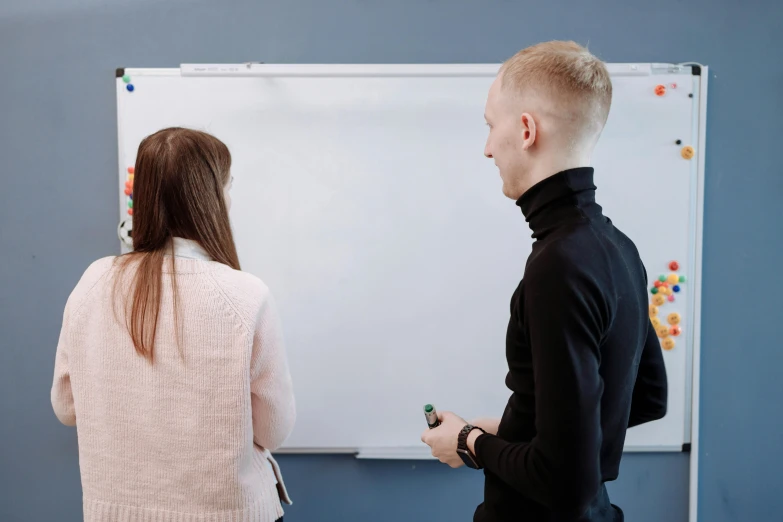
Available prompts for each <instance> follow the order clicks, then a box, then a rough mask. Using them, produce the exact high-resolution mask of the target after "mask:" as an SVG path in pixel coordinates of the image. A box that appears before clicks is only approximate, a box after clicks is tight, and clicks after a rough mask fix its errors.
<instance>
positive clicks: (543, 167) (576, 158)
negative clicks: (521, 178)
mask: <svg viewBox="0 0 783 522" xmlns="http://www.w3.org/2000/svg"><path fill="white" fill-rule="evenodd" d="M591 160H592V158H591V154H589V153H585V154H569V155H567V156H564V155H561V156H557V155H550V156H549V157H547V158H541V160H540V161H538V162H537V163H536V164H534V165H533V168H532V169H531V171H530V175H529V176H528V177H527V178H526V180H525V182H526V183H525V185H526V186H525V187H524V192H527V191H528V189H530V187H532V186H533V185H536V184H538V183H540V182H541V181H544V180H545V179H546V178H548V177H550V176H554V175H555V174H557V173H558V172H563V171H564V170H568V169H575V168H579V167H589V166H590V163H591ZM524 192H523V193H524Z"/></svg>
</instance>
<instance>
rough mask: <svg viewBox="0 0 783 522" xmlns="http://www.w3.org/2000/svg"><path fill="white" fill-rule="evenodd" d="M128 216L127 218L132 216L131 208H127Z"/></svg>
mask: <svg viewBox="0 0 783 522" xmlns="http://www.w3.org/2000/svg"><path fill="white" fill-rule="evenodd" d="M128 215H129V216H132V215H133V209H132V208H129V209H128Z"/></svg>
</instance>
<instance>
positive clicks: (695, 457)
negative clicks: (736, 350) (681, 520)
mask: <svg viewBox="0 0 783 522" xmlns="http://www.w3.org/2000/svg"><path fill="white" fill-rule="evenodd" d="M700 67H701V75H700V77H699V80H698V81H699V91H698V93H699V94H698V96H699V100H698V101H699V103H698V127H697V130H698V141H697V149H696V150H697V152H696V157H697V160H698V165H697V174H696V176H697V184H696V231H695V232H696V237H695V241H694V247H695V252H694V263H693V265H694V266H693V270H694V278H693V279H694V281H693V285H694V292H693V293H694V296H693V298H694V299H693V300H694V308H693V318H694V321H693V322H694V325H695V328H694V332H693V341H692V343H691V345H692V348H691V388H690V392H691V423H690V426H691V430H690V440H691V451H690V462H689V463H690V466H689V467H690V485H689V487H688V497H689V498H688V504H689V512H688V520H689V521H690V522H697V521H698V503H699V403H700V389H701V327H702V326H701V295H702V249H703V243H702V242H703V232H704V172H705V160H706V148H707V147H706V146H707V84H708V78H709V76H710V74H709V73H710V71H709V67H707V66H701V65H700Z"/></svg>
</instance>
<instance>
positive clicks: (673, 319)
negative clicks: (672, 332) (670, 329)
mask: <svg viewBox="0 0 783 522" xmlns="http://www.w3.org/2000/svg"><path fill="white" fill-rule="evenodd" d="M666 320H667V321H668V322H669V324H680V314H678V313H677V312H672V313H670V314H669V315H668V316H667V317H666Z"/></svg>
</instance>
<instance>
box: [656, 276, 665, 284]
mask: <svg viewBox="0 0 783 522" xmlns="http://www.w3.org/2000/svg"><path fill="white" fill-rule="evenodd" d="M658 281H660V282H661V283H663V282H664V281H666V276H665V275H659V276H658Z"/></svg>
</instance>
